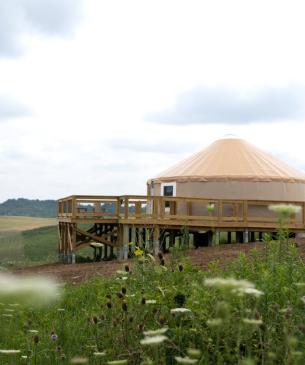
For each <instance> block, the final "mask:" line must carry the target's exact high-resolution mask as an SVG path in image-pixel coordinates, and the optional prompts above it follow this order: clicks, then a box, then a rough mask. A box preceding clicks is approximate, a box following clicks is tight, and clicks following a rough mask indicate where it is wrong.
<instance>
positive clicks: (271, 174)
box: [152, 138, 305, 182]
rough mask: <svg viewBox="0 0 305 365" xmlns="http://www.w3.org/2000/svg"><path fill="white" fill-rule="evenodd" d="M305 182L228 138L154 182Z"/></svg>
mask: <svg viewBox="0 0 305 365" xmlns="http://www.w3.org/2000/svg"><path fill="white" fill-rule="evenodd" d="M152 180H154V181H155V182H169V181H180V182H185V181H226V180H234V181H284V182H305V174H304V173H302V172H300V171H298V170H296V169H294V168H293V167H291V166H289V165H287V164H286V163H284V162H282V161H280V160H278V159H277V158H275V157H273V156H271V155H269V154H268V153H266V152H264V151H262V150H260V149H258V148H256V147H255V146H253V145H252V144H250V143H248V142H246V141H245V140H242V139H239V138H225V139H220V140H217V141H215V142H214V143H212V144H211V145H210V146H208V147H207V148H205V149H204V150H202V151H200V152H198V153H196V154H194V155H192V156H190V157H189V158H187V159H185V160H184V161H182V162H180V163H178V164H176V165H175V166H173V167H171V168H169V169H167V170H166V171H164V172H163V173H161V174H159V175H158V176H157V177H156V178H154V179H152Z"/></svg>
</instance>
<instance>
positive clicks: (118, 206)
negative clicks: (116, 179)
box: [116, 197, 121, 218]
mask: <svg viewBox="0 0 305 365" xmlns="http://www.w3.org/2000/svg"><path fill="white" fill-rule="evenodd" d="M120 213H121V198H120V197H117V199H116V216H117V218H120Z"/></svg>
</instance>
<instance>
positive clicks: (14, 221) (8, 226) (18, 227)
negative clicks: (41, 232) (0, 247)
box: [0, 216, 57, 237]
mask: <svg viewBox="0 0 305 365" xmlns="http://www.w3.org/2000/svg"><path fill="white" fill-rule="evenodd" d="M56 224H57V221H56V219H55V218H34V217H8V216H0V237H1V236H5V235H10V234H13V233H16V232H22V231H27V230H30V229H34V228H39V227H46V226H55V225H56Z"/></svg>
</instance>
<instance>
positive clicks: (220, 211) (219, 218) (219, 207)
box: [218, 200, 223, 222]
mask: <svg viewBox="0 0 305 365" xmlns="http://www.w3.org/2000/svg"><path fill="white" fill-rule="evenodd" d="M222 204H223V202H222V200H218V222H221V221H222Z"/></svg>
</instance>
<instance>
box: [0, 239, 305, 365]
mask: <svg viewBox="0 0 305 365" xmlns="http://www.w3.org/2000/svg"><path fill="white" fill-rule="evenodd" d="M184 256H185V252H184V251H181V252H180V251H176V252H174V253H173V256H172V260H171V261H170V262H168V263H167V264H166V266H163V265H162V262H161V261H159V260H158V259H156V261H154V260H153V259H152V258H151V257H150V256H145V257H143V258H140V259H139V260H138V261H137V264H136V267H135V268H134V270H133V272H132V273H131V272H130V271H128V272H127V271H126V272H125V274H124V273H118V274H117V275H116V276H115V277H114V278H111V279H104V278H100V277H99V278H96V279H94V280H91V281H90V282H88V283H85V284H82V285H80V286H73V285H66V287H65V289H64V294H63V297H62V298H61V299H60V300H59V301H58V302H57V303H55V304H50V305H49V306H48V307H47V308H44V309H37V308H36V309H33V308H28V307H25V306H23V305H21V306H19V307H18V306H17V307H16V306H10V304H9V302H5V301H4V298H2V302H3V304H2V306H1V305H0V313H1V314H5V315H6V314H9V315H11V316H9V317H8V316H7V315H6V316H3V315H2V316H0V326H1V329H2V330H1V331H0V349H1V348H2V349H18V350H20V351H21V354H18V355H14V356H13V355H11V357H10V355H4V354H2V355H1V354H0V363H1V361H3V362H2V363H3V364H7V363H8V364H9V363H11V364H19V363H20V364H22V363H27V364H70V363H71V359H73V358H75V357H77V356H80V357H82V358H83V361H85V359H88V360H87V361H88V363H90V364H107V363H108V361H113V360H126V363H128V364H130V365H131V364H132V365H138V364H156V365H159V364H168V365H171V364H177V363H178V362H177V360H175V358H176V357H182V358H185V357H186V356H190V358H191V359H193V360H194V363H195V362H196V360H197V362H196V363H197V364H201V365H208V364H232V365H233V364H234V365H235V364H241V365H252V364H266V365H269V364H270V365H271V364H284V365H285V364H287V365H288V364H289V365H294V364H296V365H297V364H300V365H301V364H304V363H305V326H304V323H303V322H304V315H305V303H304V302H303V300H302V298H303V296H304V295H305V283H304V281H305V268H304V264H303V262H302V261H301V260H300V259H299V257H298V252H297V249H296V248H295V247H294V246H292V245H290V244H289V243H288V242H283V243H281V244H279V243H278V242H273V243H272V242H269V243H266V244H265V248H264V250H263V251H262V252H260V253H258V252H257V251H255V250H254V251H253V252H252V256H251V257H246V256H245V255H240V257H239V258H238V259H237V260H235V261H234V262H233V263H232V265H231V266H230V267H229V268H227V269H226V270H225V271H223V270H222V269H220V268H219V267H218V266H217V265H216V264H212V265H211V266H210V267H209V270H207V271H206V272H202V271H199V270H197V269H195V268H193V267H192V266H191V265H189V264H188V263H187V262H184V261H183V260H184V259H183V257H184ZM122 270H124V268H122ZM123 277H126V280H123V279H122V278H123ZM213 277H223V278H227V279H228V281H225V282H224V283H223V284H222V285H218V286H215V284H214V285H212V286H207V285H205V280H206V279H207V278H213ZM232 277H234V278H236V280H237V282H233V284H232V280H231V279H230V278H232ZM241 279H243V280H248V281H250V282H251V283H253V285H254V286H255V288H256V289H257V290H259V291H260V292H263V294H262V295H260V296H255V295H254V294H253V293H251V290H252V292H253V291H254V293H258V294H259V293H260V292H255V290H253V288H252V289H251V290H250V292H249V293H248V294H247V293H244V292H243V291H242V289H238V288H243V285H244V282H242V281H241V282H240V281H238V280H241ZM228 283H231V284H230V285H231V286H228ZM242 284H243V285H242ZM232 285H233V286H236V287H237V289H235V291H234V290H232ZM246 287H247V288H249V283H246ZM247 290H249V289H247ZM150 300H153V301H155V302H152V303H151V304H150V303H149V301H150ZM15 301H16V299H15ZM15 301H14V303H15ZM177 307H178V308H181V307H183V308H186V309H188V310H189V312H187V313H181V314H172V313H171V310H172V309H174V308H177ZM58 308H62V309H63V310H61V311H58ZM12 309H13V311H12ZM160 328H164V331H166V332H165V333H164V334H163V335H165V336H166V337H167V338H166V340H165V341H164V342H162V343H160V344H158V345H142V344H141V340H142V339H143V338H144V337H145V336H144V334H143V332H144V331H148V330H157V329H160ZM31 330H35V331H38V333H37V334H33V333H31ZM52 332H53V333H54V334H56V336H55V340H54V341H53V340H52V338H51V334H52ZM35 336H36V337H35ZM191 349H195V350H196V351H194V350H191ZM96 352H98V353H102V355H101V356H97V355H94V353H96ZM21 355H27V356H29V358H28V359H27V361H25V360H19V359H20V356H21ZM195 355H196V356H195ZM178 360H179V358H178ZM9 361H10V362H9ZM179 361H181V360H179ZM183 361H189V360H185V359H184V360H183Z"/></svg>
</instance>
